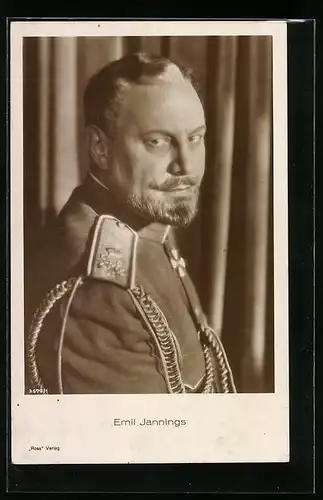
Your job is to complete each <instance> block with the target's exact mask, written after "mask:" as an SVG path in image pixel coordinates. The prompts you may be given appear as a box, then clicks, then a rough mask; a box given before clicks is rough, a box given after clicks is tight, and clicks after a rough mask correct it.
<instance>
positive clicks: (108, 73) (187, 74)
mask: <svg viewBox="0 0 323 500" xmlns="http://www.w3.org/2000/svg"><path fill="white" fill-rule="evenodd" d="M184 82H189V83H190V84H191V85H192V87H193V88H194V89H195V91H196V92H198V87H197V82H196V81H195V80H194V79H193V77H192V74H191V70H189V69H187V68H185V67H184V66H182V65H180V64H175V63H174V62H173V61H171V60H169V59H166V58H164V57H160V56H152V55H149V54H146V53H134V54H130V55H127V56H125V57H123V58H121V59H118V60H116V61H113V62H112V63H110V64H108V65H107V66H104V67H103V68H102V69H101V70H100V71H99V72H98V73H96V74H95V75H94V76H92V78H91V79H90V81H89V83H88V85H87V87H86V89H85V93H84V116H85V125H96V126H97V127H99V128H100V129H101V130H103V131H105V132H106V133H107V135H109V136H113V135H114V133H115V123H116V118H117V116H118V114H119V111H120V105H121V103H122V101H123V98H124V95H125V90H126V89H128V88H129V87H130V86H131V85H159V84H171V83H184Z"/></svg>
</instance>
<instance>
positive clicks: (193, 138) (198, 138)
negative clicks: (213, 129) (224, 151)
mask: <svg viewBox="0 0 323 500" xmlns="http://www.w3.org/2000/svg"><path fill="white" fill-rule="evenodd" d="M188 140H189V142H191V143H192V144H196V143H198V142H200V141H202V140H203V135H201V134H195V135H191V136H190V137H189V138H188Z"/></svg>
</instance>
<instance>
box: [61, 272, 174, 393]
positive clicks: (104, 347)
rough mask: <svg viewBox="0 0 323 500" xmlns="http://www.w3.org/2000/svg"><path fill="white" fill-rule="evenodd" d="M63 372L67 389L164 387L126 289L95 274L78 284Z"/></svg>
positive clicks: (157, 390) (152, 389)
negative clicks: (92, 277) (105, 281)
mask: <svg viewBox="0 0 323 500" xmlns="http://www.w3.org/2000/svg"><path fill="white" fill-rule="evenodd" d="M63 310H64V307H62V311H61V314H62V312H63ZM62 378H63V388H64V393H66V394H100V393H101V394H112V393H116V394H118V393H119V394H136V393H137V394H139V393H146V394H147V393H163V392H167V390H166V383H165V379H164V375H163V372H162V368H161V365H160V360H159V358H158V356H157V354H156V348H155V345H154V343H153V339H152V338H151V335H150V334H149V332H148V331H147V329H146V328H145V326H144V324H143V320H142V318H141V317H140V315H139V313H138V312H137V310H136V308H135V306H134V304H133V302H132V300H131V297H130V295H129V294H128V292H127V291H126V290H124V289H122V288H120V287H118V286H117V285H114V284H110V283H102V282H98V281H94V280H93V281H90V282H89V283H87V284H86V285H83V286H82V287H80V288H79V289H78V291H77V292H76V294H75V297H74V299H73V302H72V305H71V308H70V311H69V314H68V320H67V323H66V330H65V335H64V343H63V349H62Z"/></svg>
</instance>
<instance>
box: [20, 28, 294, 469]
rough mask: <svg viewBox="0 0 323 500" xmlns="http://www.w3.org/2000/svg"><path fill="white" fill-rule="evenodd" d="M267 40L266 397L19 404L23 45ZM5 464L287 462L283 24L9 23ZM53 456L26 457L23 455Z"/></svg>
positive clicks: (33, 399)
mask: <svg viewBox="0 0 323 500" xmlns="http://www.w3.org/2000/svg"><path fill="white" fill-rule="evenodd" d="M250 34H252V35H272V36H273V90H274V110H273V111H274V130H273V134H274V136H273V139H274V150H273V153H274V156H273V160H274V290H275V299H274V308H275V393H274V394H255V395H251V394H237V395H223V394H217V395H200V394H198V395H194V394H193V395H190V396H189V397H187V396H185V395H184V396H183V395H178V396H176V395H173V396H169V395H149V396H147V395H91V396H84V395H82V396H79V395H73V396H67V395H66V396H63V397H57V396H48V395H46V396H30V395H27V396H26V395H24V359H23V331H24V321H23V318H24V314H23V290H24V287H23V204H22V200H23V175H22V173H23V155H22V123H23V120H22V38H23V36H60V37H62V36H131V35H134V36H142V35H145V36H148V35H152V36H161V35H167V36H172V35H176V36H179V35H183V36H185V35H186V36H188V35H190V36H206V35H250ZM10 81H11V96H12V97H11V249H12V250H11V298H12V301H11V303H12V310H11V364H12V370H11V389H12V398H11V403H12V460H13V462H14V463H15V464H49V463H64V464H68V463H69V464H71V463H148V462H149V463H169V462H171V463H178V462H180V463H185V462H188V463H189V462H195V463H199V462H202V463H205V462H223V463H225V462H284V461H288V460H289V404H288V390H289V389H288V294H287V287H288V253H287V252H288V236H287V234H288V233H287V228H288V224H287V222H288V221H287V215H288V214H287V25H286V22H285V21H272V22H271V21H266V22H265V21H243V22H240V21H234V22H233V21H232V22H224V21H221V22H215V21H210V22H208V21H202V22H201V21H183V22H177V21H176V22H175V21H174V22H173V21H172V22H165V21H164V22H155V21H152V22H151V21H149V22H147V21H144V22H142V21H138V22H136V21H135V22H134V21H131V22H130V21H125V22H117V21H114V22H107V21H102V22H100V21H93V22H82V21H81V22H79V21H66V22H65V21H64V22H57V21H45V22H43V21H31V22H29V21H28V22H22V21H15V22H12V24H11V80H10ZM144 416H146V417H148V418H168V419H172V418H173V419H186V421H187V424H186V425H185V426H183V427H182V426H181V427H177V428H172V427H159V428H155V427H151V428H146V427H144V428H143V427H140V426H136V427H114V426H113V425H112V422H113V419H114V418H118V417H119V418H122V419H125V418H131V417H132V418H136V419H137V421H138V420H139V419H141V418H142V417H144ZM31 445H33V446H43V447H46V445H49V446H56V447H59V451H45V449H44V448H43V451H39V452H30V451H29V449H30V446H31Z"/></svg>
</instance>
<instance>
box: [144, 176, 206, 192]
mask: <svg viewBox="0 0 323 500" xmlns="http://www.w3.org/2000/svg"><path fill="white" fill-rule="evenodd" d="M198 185H199V178H198V177H194V176H192V175H186V176H182V177H174V178H170V179H167V180H166V181H165V182H162V184H153V183H152V184H151V185H150V187H151V188H153V189H157V190H158V191H174V190H175V189H177V188H178V187H193V186H198Z"/></svg>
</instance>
